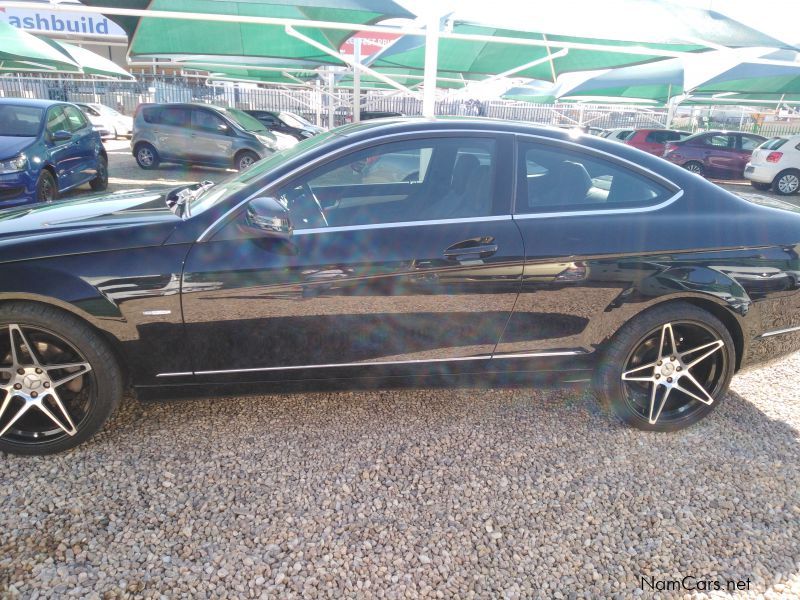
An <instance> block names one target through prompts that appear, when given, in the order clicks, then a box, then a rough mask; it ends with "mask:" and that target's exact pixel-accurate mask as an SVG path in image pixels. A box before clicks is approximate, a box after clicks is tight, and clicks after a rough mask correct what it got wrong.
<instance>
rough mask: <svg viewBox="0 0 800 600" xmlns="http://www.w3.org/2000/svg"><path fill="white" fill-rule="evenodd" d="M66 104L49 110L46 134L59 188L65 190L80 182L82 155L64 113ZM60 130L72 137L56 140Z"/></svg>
mask: <svg viewBox="0 0 800 600" xmlns="http://www.w3.org/2000/svg"><path fill="white" fill-rule="evenodd" d="M64 108H65V106H64V105H63V104H57V105H55V106H51V107H50V108H49V109H48V110H47V123H46V125H45V135H46V136H47V146H48V149H49V154H50V161H51V162H52V164H53V167H54V168H55V171H56V180H57V184H58V189H59V190H65V189H67V188H70V187H72V186H74V185H77V183H79V181H80V179H79V174H80V163H81V155H80V148H79V146H78V144H77V143H76V139H75V137H76V136H75V134H74V133H72V131H71V130H70V127H71V126H70V122H69V120H68V119H67V116H66V114H65V113H64ZM59 131H66V132H67V133H70V134H71V137H70V139H66V140H54V139H53V135H54V134H55V133H56V132H59Z"/></svg>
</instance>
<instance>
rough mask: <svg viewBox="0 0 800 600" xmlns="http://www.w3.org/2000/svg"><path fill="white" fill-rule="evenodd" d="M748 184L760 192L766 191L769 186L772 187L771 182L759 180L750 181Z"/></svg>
mask: <svg viewBox="0 0 800 600" xmlns="http://www.w3.org/2000/svg"><path fill="white" fill-rule="evenodd" d="M750 185H752V186H753V187H754V188H755V189H757V190H758V191H760V192H766V191H767V190H769V188H771V187H772V184H771V183H761V182H760V181H751V182H750Z"/></svg>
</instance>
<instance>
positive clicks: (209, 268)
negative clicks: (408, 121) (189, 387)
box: [182, 135, 523, 378]
mask: <svg viewBox="0 0 800 600" xmlns="http://www.w3.org/2000/svg"><path fill="white" fill-rule="evenodd" d="M511 153H512V149H511V139H510V137H509V136H485V135H484V136H480V135H477V136H474V137H473V136H470V137H464V136H452V135H444V136H441V135H440V136H436V137H415V136H412V137H408V136H404V137H402V139H398V140H397V141H392V142H386V143H383V144H380V145H377V146H375V145H372V146H370V147H367V148H363V149H360V150H353V151H345V152H344V155H339V156H338V157H337V158H336V159H335V160H333V161H331V162H327V163H325V164H324V165H323V166H321V167H318V168H312V169H311V170H309V171H307V172H306V173H304V174H301V175H298V176H296V177H295V178H293V179H292V180H291V181H289V182H288V183H286V184H285V185H281V186H280V187H276V188H273V189H266V190H265V191H264V192H263V195H270V196H273V197H275V198H277V199H278V201H279V202H280V203H282V204H284V205H285V206H287V207H289V210H290V215H291V219H292V222H293V224H294V227H295V230H294V233H293V235H292V236H291V238H290V239H289V240H287V241H282V240H263V239H254V238H252V237H249V236H248V235H247V234H246V233H244V230H243V229H242V225H243V223H244V222H245V219H246V214H247V210H248V209H247V208H246V207H245V208H243V209H242V210H241V211H240V213H239V214H238V215H237V216H236V217H235V218H234V219H233V220H232V221H231V222H230V223H229V224H228V225H226V226H225V227H224V228H223V229H221V230H219V231H218V232H217V233H216V234H215V235H214V237H213V238H212V239H210V240H209V241H206V242H202V243H198V244H196V245H195V246H194V247H193V248H192V250H191V252H190V254H189V256H188V258H187V261H186V267H185V272H184V276H183V287H182V290H183V309H184V318H185V322H186V328H187V335H188V339H189V343H190V345H191V347H192V353H193V357H194V361H195V363H194V365H195V370H196V371H197V372H198V373H199V374H200V375H204V374H206V375H211V376H214V377H216V376H218V375H220V373H218V372H223V373H221V375H225V374H228V375H231V376H232V377H234V378H241V377H243V376H246V375H248V374H249V375H250V376H255V377H261V376H266V374H268V373H269V372H271V371H275V370H278V371H280V370H286V369H290V370H292V369H295V370H296V369H301V368H306V367H307V368H311V369H313V370H315V372H316V374H314V375H313V376H314V377H325V376H328V375H329V374H330V373H332V372H335V371H336V370H335V369H334V370H333V371H332V370H331V367H337V366H338V367H341V368H349V367H353V366H354V365H362V364H370V365H373V366H380V365H382V366H384V367H386V366H391V367H393V368H413V367H414V365H418V364H419V363H420V362H427V361H437V362H441V363H443V364H444V363H447V364H445V366H444V367H442V368H443V369H445V370H447V369H449V368H450V367H449V364H452V363H455V362H458V361H475V360H477V361H481V360H484V359H487V358H489V357H490V356H491V354H492V352H493V350H494V347H495V345H496V343H497V341H498V340H499V338H500V335H501V333H502V331H503V329H504V327H505V325H506V323H507V321H508V318H509V316H510V315H511V312H512V309H513V306H514V302H515V300H516V298H517V294H518V292H519V289H520V285H521V275H522V261H523V247H522V238H521V235H520V232H519V229H518V228H517V227H516V225H515V224H514V223H513V221H512V219H511V215H510V195H511V192H510V190H511V174H510V173H511V168H510V165H511ZM414 161H415V162H414ZM379 164H382V165H383V166H382V167H381V169H380V170H376V169H373V168H372V167H373V166H374V165H379ZM459 364H461V363H460V362H459ZM209 372H212V373H209Z"/></svg>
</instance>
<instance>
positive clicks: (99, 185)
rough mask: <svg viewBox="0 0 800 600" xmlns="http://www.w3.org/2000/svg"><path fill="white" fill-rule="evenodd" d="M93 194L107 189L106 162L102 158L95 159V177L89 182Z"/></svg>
mask: <svg viewBox="0 0 800 600" xmlns="http://www.w3.org/2000/svg"><path fill="white" fill-rule="evenodd" d="M89 186H90V187H91V188H92V189H93V190H94V191H95V192H102V191H103V190H104V189H106V188H108V161H107V160H106V159H105V158H104V157H103V156H98V157H97V175H96V176H95V178H94V179H92V180H91V181H90V182H89Z"/></svg>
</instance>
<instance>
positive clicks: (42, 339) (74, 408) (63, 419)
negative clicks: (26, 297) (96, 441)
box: [0, 302, 122, 455]
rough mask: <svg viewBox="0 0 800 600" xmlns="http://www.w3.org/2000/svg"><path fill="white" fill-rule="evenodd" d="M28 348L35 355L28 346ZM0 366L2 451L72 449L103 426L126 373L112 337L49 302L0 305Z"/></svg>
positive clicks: (34, 452) (117, 399)
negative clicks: (14, 350) (105, 337)
mask: <svg viewBox="0 0 800 600" xmlns="http://www.w3.org/2000/svg"><path fill="white" fill-rule="evenodd" d="M19 332H22V336H20V335H19ZM12 339H13V342H12ZM12 343H13V344H15V347H16V348H17V359H16V360H15V359H14V357H13V355H12V352H11V344H12ZM31 347H32V348H35V351H34V353H35V354H36V357H34V358H31V354H30V353H26V351H25V350H24V349H25V348H31ZM62 364H63V365H69V367H68V368H67V369H59V368H58V366H59V365H62ZM0 365H2V366H0V434H2V435H0V451H2V452H8V453H11V454H28V455H44V454H53V453H56V452H62V451H64V450H68V449H70V448H73V447H75V446H77V445H78V444H81V443H82V442H84V441H85V440H87V439H88V438H89V437H91V436H92V435H93V434H95V433H96V432H97V431H99V430H100V428H102V426H103V425H104V424H105V422H106V421H107V420H108V418H109V416H111V414H112V413H113V412H114V410H115V409H116V408H117V406H118V405H119V402H120V399H121V398H122V374H121V372H120V369H119V366H118V364H117V361H116V359H115V358H114V355H113V354H112V351H111V349H110V348H109V347H108V344H107V343H106V342H105V341H104V340H103V339H102V338H101V337H100V335H98V334H97V333H96V332H95V331H94V330H93V329H92V328H91V327H89V326H88V325H86V324H85V323H83V322H82V321H80V320H79V319H77V318H76V317H74V316H73V315H70V314H69V313H65V312H63V311H61V310H58V309H56V308H53V307H51V306H47V305H44V304H35V303H29V302H10V303H8V304H3V305H1V306H0ZM9 367H11V368H9ZM38 367H43V368H38ZM20 370H21V371H22V373H20ZM36 373H42V375H37V374H36ZM23 375H24V376H23ZM59 381H60V382H61V383H59ZM15 386H18V387H15ZM37 390H38V392H37ZM9 392H10V393H9ZM53 392H55V394H53ZM14 394H23V395H24V396H19V395H17V396H15V395H14ZM36 402H38V403H39V404H38V405H37V404H36ZM29 405H30V406H29ZM41 406H44V407H45V408H41ZM26 407H27V408H26ZM23 409H24V410H23ZM46 411H49V412H50V415H48V414H47V412H46ZM65 412H66V416H65ZM53 415H55V416H56V417H57V418H54V416H53Z"/></svg>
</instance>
